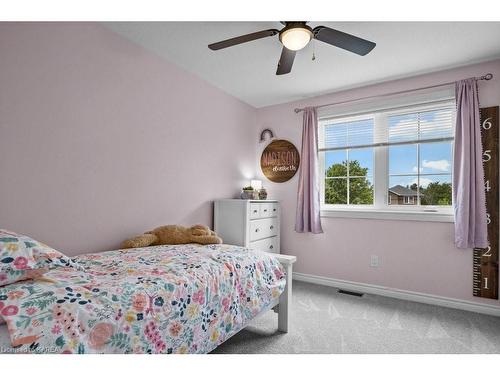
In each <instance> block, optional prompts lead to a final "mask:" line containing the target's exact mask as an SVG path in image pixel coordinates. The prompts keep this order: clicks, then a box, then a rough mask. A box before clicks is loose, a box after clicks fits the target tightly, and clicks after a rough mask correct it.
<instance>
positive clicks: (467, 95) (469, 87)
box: [453, 78, 488, 249]
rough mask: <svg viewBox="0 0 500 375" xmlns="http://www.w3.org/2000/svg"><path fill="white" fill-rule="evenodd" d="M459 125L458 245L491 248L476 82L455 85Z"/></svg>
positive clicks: (456, 162)
mask: <svg viewBox="0 0 500 375" xmlns="http://www.w3.org/2000/svg"><path fill="white" fill-rule="evenodd" d="M456 99H457V122H456V129H455V153H454V162H453V202H454V209H455V245H456V246H457V247H458V248H464V249H465V248H474V247H479V248H485V247H487V246H488V238H487V237H488V235H487V224H486V197H485V191H484V169H483V147H482V145H481V129H480V126H481V124H480V120H479V98H478V91H477V81H476V79H475V78H469V79H465V80H463V81H459V82H457V83H456Z"/></svg>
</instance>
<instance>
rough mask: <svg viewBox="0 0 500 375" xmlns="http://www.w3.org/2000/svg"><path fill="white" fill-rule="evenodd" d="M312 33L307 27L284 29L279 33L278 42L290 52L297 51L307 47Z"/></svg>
mask: <svg viewBox="0 0 500 375" xmlns="http://www.w3.org/2000/svg"><path fill="white" fill-rule="evenodd" d="M312 37H313V33H312V31H311V29H310V28H309V27H307V26H296V27H291V28H285V29H283V31H282V32H281V33H280V42H281V43H282V44H283V45H284V46H285V47H286V48H288V49H289V50H291V51H298V50H301V49H302V48H304V47H305V46H307V44H308V43H309V42H310V41H311V39H312Z"/></svg>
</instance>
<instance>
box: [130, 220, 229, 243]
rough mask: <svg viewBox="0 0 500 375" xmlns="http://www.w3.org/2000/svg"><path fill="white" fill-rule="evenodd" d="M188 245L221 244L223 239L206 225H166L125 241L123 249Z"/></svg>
mask: <svg viewBox="0 0 500 375" xmlns="http://www.w3.org/2000/svg"><path fill="white" fill-rule="evenodd" d="M187 243H198V244H202V245H209V244H221V243H222V238H220V237H219V236H217V233H215V232H214V231H212V230H210V228H209V227H207V226H205V225H200V224H197V225H193V226H192V227H190V228H186V227H183V226H180V225H164V226H161V227H158V228H155V229H153V230H152V231H149V232H145V233H144V234H141V235H140V236H136V237H133V238H130V239H128V240H125V241H124V242H123V243H122V248H124V249H130V248H134V247H145V246H155V245H181V244H187Z"/></svg>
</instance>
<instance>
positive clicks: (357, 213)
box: [321, 208, 455, 223]
mask: <svg viewBox="0 0 500 375" xmlns="http://www.w3.org/2000/svg"><path fill="white" fill-rule="evenodd" d="M321 217H335V218H350V219H378V220H405V221H434V222H442V223H453V222H454V221H455V219H454V217H453V214H452V213H447V212H424V211H398V210H383V209H370V208H366V209H356V208H322V209H321Z"/></svg>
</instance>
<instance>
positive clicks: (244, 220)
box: [214, 199, 280, 254]
mask: <svg viewBox="0 0 500 375" xmlns="http://www.w3.org/2000/svg"><path fill="white" fill-rule="evenodd" d="M214 230H215V231H216V232H217V234H218V235H219V236H220V237H222V239H223V241H224V243H227V244H231V245H238V246H244V247H248V248H250V249H255V250H262V251H267V252H271V253H277V254H279V252H280V204H279V202H278V201H275V200H262V201H259V200H245V199H220V200H216V201H215V204H214Z"/></svg>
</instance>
